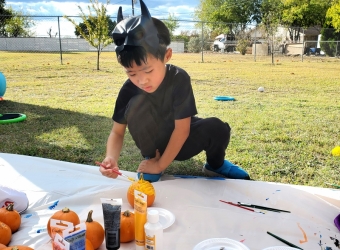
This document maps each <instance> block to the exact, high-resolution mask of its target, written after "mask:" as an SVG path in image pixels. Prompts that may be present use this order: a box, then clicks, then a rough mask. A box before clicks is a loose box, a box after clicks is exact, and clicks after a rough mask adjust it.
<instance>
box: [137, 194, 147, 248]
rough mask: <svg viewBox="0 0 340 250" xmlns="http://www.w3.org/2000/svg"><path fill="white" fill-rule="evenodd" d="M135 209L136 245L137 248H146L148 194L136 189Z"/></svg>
mask: <svg viewBox="0 0 340 250" xmlns="http://www.w3.org/2000/svg"><path fill="white" fill-rule="evenodd" d="M134 195H135V198H134V211H135V245H136V250H145V249H146V248H145V232H144V225H145V223H146V216H147V215H146V213H147V196H146V194H144V193H142V192H140V191H138V190H134Z"/></svg>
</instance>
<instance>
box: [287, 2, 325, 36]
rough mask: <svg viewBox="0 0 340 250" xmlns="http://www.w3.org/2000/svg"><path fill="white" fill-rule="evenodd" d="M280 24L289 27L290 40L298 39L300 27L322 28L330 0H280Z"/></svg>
mask: <svg viewBox="0 0 340 250" xmlns="http://www.w3.org/2000/svg"><path fill="white" fill-rule="evenodd" d="M282 3H283V11H282V24H285V25H287V26H289V27H290V29H289V32H290V39H291V40H292V41H296V40H298V39H299V34H300V29H301V28H300V27H302V28H308V27H312V26H320V27H323V26H324V24H325V21H326V12H327V10H328V9H329V7H330V6H331V0H322V1H320V0H282Z"/></svg>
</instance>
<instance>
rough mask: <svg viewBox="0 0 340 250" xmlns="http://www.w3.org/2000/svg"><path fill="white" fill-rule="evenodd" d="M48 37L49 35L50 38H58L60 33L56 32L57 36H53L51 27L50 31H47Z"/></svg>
mask: <svg viewBox="0 0 340 250" xmlns="http://www.w3.org/2000/svg"><path fill="white" fill-rule="evenodd" d="M47 35H48V36H49V37H52V36H54V37H56V36H57V35H58V32H56V33H55V35H53V34H52V27H50V28H49V29H48V31H47Z"/></svg>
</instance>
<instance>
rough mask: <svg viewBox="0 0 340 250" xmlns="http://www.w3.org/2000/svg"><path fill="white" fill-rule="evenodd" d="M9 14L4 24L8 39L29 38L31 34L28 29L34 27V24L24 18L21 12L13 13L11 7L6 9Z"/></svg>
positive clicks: (26, 17) (27, 18)
mask: <svg viewBox="0 0 340 250" xmlns="http://www.w3.org/2000/svg"><path fill="white" fill-rule="evenodd" d="M8 11H9V12H10V13H11V14H10V18H8V19H7V20H6V22H5V28H4V31H5V34H4V35H6V36H9V37H29V36H31V33H30V31H29V28H31V27H32V26H33V25H34V22H33V21H32V20H31V19H30V18H29V17H28V16H25V15H24V14H23V13H22V12H21V11H15V10H13V9H12V8H11V7H10V8H9V9H8Z"/></svg>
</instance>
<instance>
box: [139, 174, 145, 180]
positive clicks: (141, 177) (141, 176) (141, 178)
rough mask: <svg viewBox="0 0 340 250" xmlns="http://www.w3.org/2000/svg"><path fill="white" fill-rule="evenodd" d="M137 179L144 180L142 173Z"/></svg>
mask: <svg viewBox="0 0 340 250" xmlns="http://www.w3.org/2000/svg"><path fill="white" fill-rule="evenodd" d="M139 180H141V181H144V177H143V173H140V176H139Z"/></svg>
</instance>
